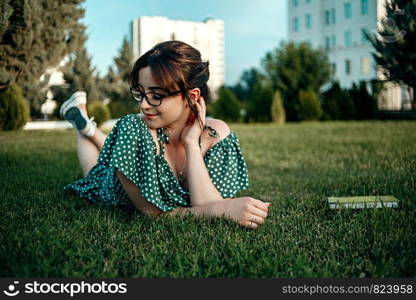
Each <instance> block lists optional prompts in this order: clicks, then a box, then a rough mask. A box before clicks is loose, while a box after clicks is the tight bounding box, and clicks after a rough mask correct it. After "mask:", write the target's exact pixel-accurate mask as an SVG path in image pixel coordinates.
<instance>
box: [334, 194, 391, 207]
mask: <svg viewBox="0 0 416 300" xmlns="http://www.w3.org/2000/svg"><path fill="white" fill-rule="evenodd" d="M328 204H329V208H373V207H375V208H380V207H398V206H399V199H397V198H396V197H394V196H390V195H389V196H359V197H328Z"/></svg>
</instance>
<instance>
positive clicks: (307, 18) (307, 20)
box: [305, 14, 312, 28]
mask: <svg viewBox="0 0 416 300" xmlns="http://www.w3.org/2000/svg"><path fill="white" fill-rule="evenodd" d="M305 24H306V28H312V16H311V15H310V14H306V15H305Z"/></svg>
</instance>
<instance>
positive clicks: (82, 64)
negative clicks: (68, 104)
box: [51, 46, 104, 116]
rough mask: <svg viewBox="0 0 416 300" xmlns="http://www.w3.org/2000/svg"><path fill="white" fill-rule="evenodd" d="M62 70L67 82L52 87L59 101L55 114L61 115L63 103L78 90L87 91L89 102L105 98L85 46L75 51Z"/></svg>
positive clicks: (55, 98)
mask: <svg viewBox="0 0 416 300" xmlns="http://www.w3.org/2000/svg"><path fill="white" fill-rule="evenodd" d="M62 72H63V77H64V80H65V82H66V84H65V85H64V86H52V87H51V90H52V93H53V94H54V100H56V101H57V102H58V105H57V107H56V109H55V112H54V115H55V116H59V110H60V107H61V105H62V103H63V102H64V101H65V100H67V99H68V98H69V97H70V96H71V95H72V94H73V93H75V92H76V91H85V92H86V93H87V99H88V102H93V101H97V100H98V101H102V100H103V98H104V97H103V94H102V92H101V91H100V89H99V88H98V85H99V80H100V79H99V77H98V74H97V73H96V69H95V67H93V66H92V64H91V57H90V56H89V55H88V52H87V49H85V47H84V46H83V47H81V49H80V50H77V51H75V53H74V55H72V56H71V57H70V59H69V61H68V63H67V64H66V65H65V66H64V67H63V68H62Z"/></svg>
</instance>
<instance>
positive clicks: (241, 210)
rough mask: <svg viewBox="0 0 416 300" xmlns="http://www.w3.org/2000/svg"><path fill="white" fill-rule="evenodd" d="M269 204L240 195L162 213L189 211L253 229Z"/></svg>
mask: <svg viewBox="0 0 416 300" xmlns="http://www.w3.org/2000/svg"><path fill="white" fill-rule="evenodd" d="M270 205H271V203H265V202H263V201H260V200H257V199H254V198H251V197H241V198H233V199H230V200H226V201H224V200H219V201H215V202H210V203H207V204H204V205H201V206H193V207H178V208H175V209H173V210H171V211H169V212H166V213H163V214H164V215H166V214H167V215H169V216H176V215H179V216H186V215H188V214H190V213H191V214H192V215H193V216H194V217H196V218H201V217H208V218H216V217H220V218H224V219H228V220H232V221H235V222H237V223H238V224H240V225H242V226H244V227H248V228H253V229H254V228H257V227H258V226H259V225H260V224H263V223H264V222H265V220H264V219H265V218H266V217H267V214H268V210H269V206H270Z"/></svg>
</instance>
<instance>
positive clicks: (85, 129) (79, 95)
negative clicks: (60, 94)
mask: <svg viewBox="0 0 416 300" xmlns="http://www.w3.org/2000/svg"><path fill="white" fill-rule="evenodd" d="M86 103H87V94H86V93H85V92H82V91H78V92H76V93H74V94H73V95H72V96H71V97H69V99H68V100H66V101H65V102H64V103H63V104H62V106H61V109H60V115H61V118H62V119H65V120H67V121H68V122H70V123H71V124H72V126H73V127H74V128H76V129H77V130H78V131H79V132H81V133H82V134H85V135H87V136H93V135H94V134H95V130H96V128H97V123H95V122H94V121H93V120H94V117H92V118H91V119H88V116H87V115H86V114H85V112H84V111H83V110H82V109H80V108H79V105H80V104H86Z"/></svg>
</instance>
